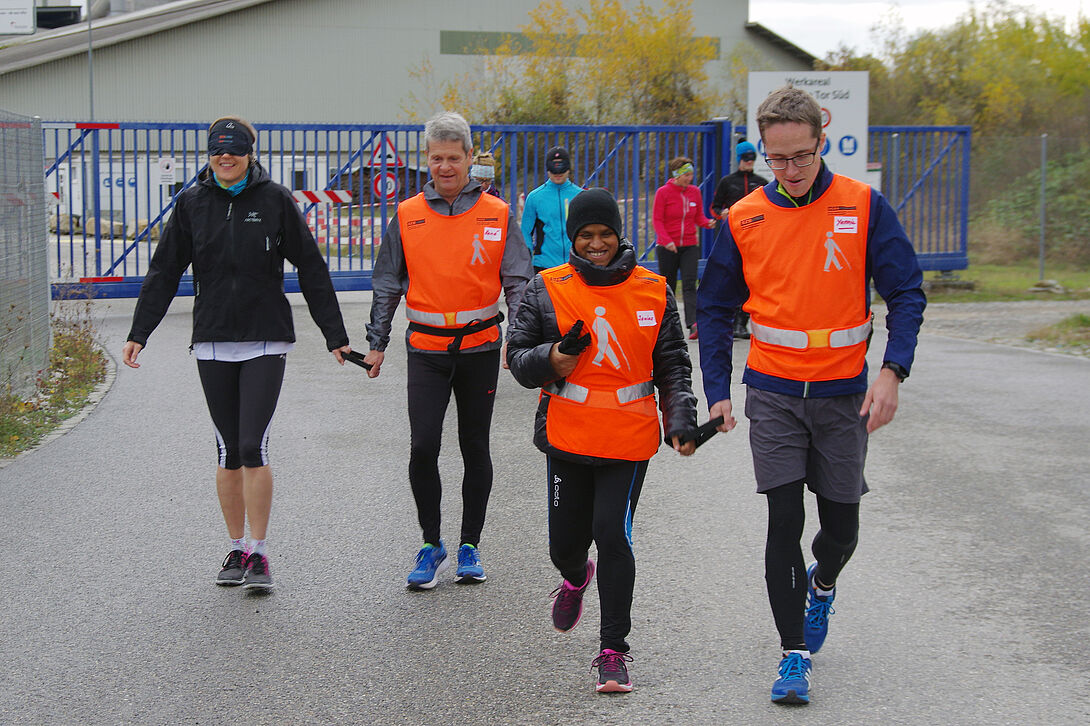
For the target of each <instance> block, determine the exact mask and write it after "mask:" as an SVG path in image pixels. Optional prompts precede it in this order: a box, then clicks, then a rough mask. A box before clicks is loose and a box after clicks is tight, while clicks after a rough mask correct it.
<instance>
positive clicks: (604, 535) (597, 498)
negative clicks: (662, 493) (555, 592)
mask: <svg viewBox="0 0 1090 726" xmlns="http://www.w3.org/2000/svg"><path fill="white" fill-rule="evenodd" d="M646 474H647V462H646V461H623V462H617V463H614V464H603V465H600V466H591V465H589V464H576V463H574V462H570V461H565V460H563V459H558V458H556V457H555V456H549V457H546V476H547V478H548V482H549V483H548V487H549V556H550V557H551V558H552V561H553V564H554V565H555V566H556V569H558V570H560V574H561V575H562V576H563V577H564V579H565V580H567V581H568V582H570V583H572V584H573V585H582V584H583V582H584V581H585V578H586V571H585V567H586V563H587V553H588V551H589V550H590V544H591V541H593V542H594V543H595V545H597V547H598V573H597V575H596V576H597V578H598V600H599V603H600V606H601V609H602V625H601V647H602V648H610V649H612V650H615V651H617V652H619V653H627V652H628V643H627V642H626V641H625V638H626V637H627V636H628V633H629V631H630V630H632V588H633V586H634V585H635V582H636V558H635V555H633V553H632V516H633V514H635V512H636V504H637V503H638V502H639V500H640V491H641V490H642V489H643V479H644V476H646Z"/></svg>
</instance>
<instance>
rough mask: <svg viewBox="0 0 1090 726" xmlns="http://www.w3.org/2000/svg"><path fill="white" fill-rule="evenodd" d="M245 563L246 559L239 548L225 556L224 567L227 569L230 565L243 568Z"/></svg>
mask: <svg viewBox="0 0 1090 726" xmlns="http://www.w3.org/2000/svg"><path fill="white" fill-rule="evenodd" d="M243 564H244V561H243V557H242V552H241V551H239V550H231V551H230V552H228V553H227V556H226V557H224V558H223V568H224V569H227V568H229V567H238V568H241V567H242V565H243Z"/></svg>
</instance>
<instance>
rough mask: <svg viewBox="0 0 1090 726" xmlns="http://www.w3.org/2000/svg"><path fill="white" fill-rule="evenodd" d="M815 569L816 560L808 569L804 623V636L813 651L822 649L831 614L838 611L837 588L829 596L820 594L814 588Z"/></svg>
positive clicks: (808, 646)
mask: <svg viewBox="0 0 1090 726" xmlns="http://www.w3.org/2000/svg"><path fill="white" fill-rule="evenodd" d="M815 570H817V563H816V562H815V563H814V564H812V565H810V567H809V568H807V570H806V618H805V620H803V623H802V636H803V638H804V639H805V640H806V647H807V648H809V649H810V652H811V653H817V652H818V651H819V650H821V646H822V645H823V644H824V643H825V636H826V635H827V634H828V633H829V616H830V615H832V614H833V613H835V612H836V611H835V610H833V599H834V598H835V597H836V588H835V587H834V588H833V591H832V592H831V593H829V595H828V596H827V597H823V596H820V595H818V594H817V592H816V591H815V590H814V571H815Z"/></svg>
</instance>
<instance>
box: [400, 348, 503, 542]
mask: <svg viewBox="0 0 1090 726" xmlns="http://www.w3.org/2000/svg"><path fill="white" fill-rule="evenodd" d="M499 370H500V352H499V350H488V351H484V352H483V353H469V354H466V353H458V354H457V355H450V354H449V353H415V352H411V351H410V352H409V363H408V370H407V375H408V391H409V432H410V443H409V483H410V484H411V485H412V490H413V498H414V499H416V512H417V517H418V518H419V520H420V528H421V530H423V534H424V542H430V543H432V544H438V543H439V536H440V535H439V525H440V512H439V509H440V508H439V504H440V502H441V501H442V498H443V486H442V483H441V482H440V481H439V449H440V446H441V444H442V439H443V418H444V417H445V416H446V413H447V404H448V403H450V393H451V391H452V390H453V391H454V399H455V402H456V403H457V406H458V445H459V447H460V448H461V450H462V465H463V467H464V473H463V475H462V531H461V536H460V540H459V544H471V545H473V546H474V547H476V546H477V545H478V544H479V543H480V540H481V530H482V529H484V517H485V512H486V510H487V509H488V496H489V494H491V492H492V454H491V453H490V451H489V446H488V436H489V431H490V429H491V428H492V404H493V403H494V402H495V400H496V382H497V379H498V378H499Z"/></svg>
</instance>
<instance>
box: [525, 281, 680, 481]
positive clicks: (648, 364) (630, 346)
mask: <svg viewBox="0 0 1090 726" xmlns="http://www.w3.org/2000/svg"><path fill="white" fill-rule="evenodd" d="M541 278H542V281H543V282H544V283H545V291H546V293H547V294H548V296H549V302H550V303H551V304H552V307H553V312H554V313H555V315H556V324H557V326H558V327H559V329H560V331H561V332H563V331H567V330H569V329H571V326H572V325H573V324H574V323H575V321H576V320H582V321H583V324H584V328H583V330H584V331H586V332H589V333H590V335H591V344H590V347H588V348H587V349H586V350H584V351H583V353H582V354H581V355H580V356H579V362H578V363H577V364H576V366H575V370H573V371H572V372H571V374H570V375H568V376H567V378H565V379H563V380H559V381H556V382H554V383H550V384H548V385H546V386H544V387H543V388H542V394H541V395H542V397H546V398H548V408H547V410H546V414H545V434H546V437H547V438H548V441H549V444H550V445H551V446H554V447H555V448H557V449H559V450H561V451H565V452H568V453H571V454H577V455H580V456H591V457H598V458H605V459H619V460H623V461H643V460H645V459H650V458H651V457H652V456H654V454H655V452H656V451H657V450H658V448H659V445H660V444H661V443H662V439H661V436H660V430H659V417H658V409H657V407H656V406H655V386H654V383H653V382H652V374H653V371H652V360H651V359H652V355H653V353H654V350H655V345H656V344H657V342H658V336H659V329H660V327H661V325H662V317H663V314H664V312H665V308H666V279H665V278H664V277H662V276H661V275H656V274H655V273H653V272H651V271H650V270H647V269H644V268H642V267H637V268H636V269H635V270H633V272H632V274H631V275H629V276H628V279H626V280H625V281H624V282H621V283H619V284H616V285H610V286H606V287H599V286H594V285H588V284H587V283H586V282H585V281H584V280H583V278H582V277H580V276H579V273H577V272H576V271H575V269H574V268H572V266H571V265H570V264H563V265H560V266H559V267H553V268H550V269H548V270H545V271H544V272H542V273H541Z"/></svg>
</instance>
